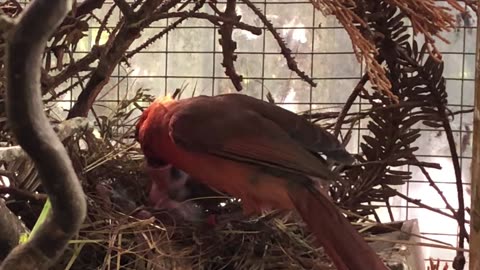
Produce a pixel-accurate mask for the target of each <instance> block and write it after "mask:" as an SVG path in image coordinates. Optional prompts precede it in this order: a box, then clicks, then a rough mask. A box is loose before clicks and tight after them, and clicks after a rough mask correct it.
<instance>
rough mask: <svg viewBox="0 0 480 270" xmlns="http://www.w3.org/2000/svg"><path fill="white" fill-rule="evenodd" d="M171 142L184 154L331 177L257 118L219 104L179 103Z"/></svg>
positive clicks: (311, 157) (216, 101) (273, 125)
mask: <svg viewBox="0 0 480 270" xmlns="http://www.w3.org/2000/svg"><path fill="white" fill-rule="evenodd" d="M169 128H170V137H171V138H172V140H173V141H174V142H175V144H177V145H180V146H182V147H183V148H185V149H186V150H190V151H199V152H204V153H209V154H213V155H217V156H221V157H224V158H229V159H232V160H237V161H241V162H245V163H250V164H257V165H263V166H266V167H267V168H269V169H270V170H269V171H270V172H272V170H271V169H274V170H273V171H275V170H277V171H278V172H279V173H280V172H281V171H282V170H284V171H289V172H296V173H302V174H307V175H312V176H317V177H320V178H323V179H332V178H335V177H336V176H335V174H333V173H332V172H331V171H330V169H329V168H328V167H327V166H326V165H325V163H324V162H322V161H321V159H319V158H317V157H315V156H314V155H313V154H312V153H310V152H309V151H308V150H307V149H306V148H304V147H303V146H302V145H301V144H299V143H298V142H297V141H296V140H294V139H292V138H291V136H290V135H289V134H288V132H286V131H285V130H283V129H282V128H281V127H280V126H279V125H277V124H276V123H275V122H274V121H271V120H270V119H268V118H265V117H264V116H262V115H261V114H259V113H257V112H255V111H252V110H249V109H245V107H244V106H238V105H236V104H231V103H228V102H224V101H222V100H219V99H211V98H207V97H205V98H196V99H191V100H189V101H183V103H181V105H179V106H176V108H175V110H174V111H172V114H171V118H170V122H169Z"/></svg>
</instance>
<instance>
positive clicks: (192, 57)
mask: <svg viewBox="0 0 480 270" xmlns="http://www.w3.org/2000/svg"><path fill="white" fill-rule="evenodd" d="M439 2H446V1H439ZM253 3H254V4H256V5H257V7H259V8H260V10H261V11H262V12H263V13H264V14H265V15H266V17H267V18H268V19H269V20H270V21H271V22H272V23H273V24H274V25H275V26H276V27H277V30H278V32H279V33H280V34H281V36H282V37H283V38H284V40H285V42H286V44H287V45H288V46H289V48H291V49H292V51H293V55H294V56H295V59H296V60H297V62H298V66H299V68H300V69H301V70H304V71H305V72H306V74H307V75H309V76H310V77H311V78H313V80H314V81H315V82H317V83H318V86H317V87H312V86H310V85H309V84H308V83H306V82H305V81H303V80H301V79H300V78H298V76H297V75H296V74H295V73H294V72H292V71H290V70H289V68H288V67H287V61H286V60H285V58H284V57H283V56H282V54H281V52H280V48H279V47H278V44H277V43H276V41H275V40H274V38H273V37H272V35H271V34H270V33H269V32H268V31H263V32H262V34H260V35H255V34H252V33H251V32H248V31H242V30H234V33H233V39H234V40H235V41H237V45H238V48H237V51H236V53H237V54H238V59H237V61H236V68H237V71H238V73H239V74H242V75H243V77H244V82H243V87H244V89H243V91H242V93H244V94H247V95H251V96H254V97H257V98H262V99H265V98H266V95H267V93H271V94H272V96H273V98H274V99H275V101H276V102H277V103H278V104H279V105H280V106H282V107H284V108H286V109H289V110H292V111H294V112H305V111H321V112H328V111H339V110H340V109H341V107H342V105H343V104H344V103H345V101H346V100H347V99H348V97H349V95H350V93H351V91H352V89H354V88H355V86H356V84H357V83H358V81H359V80H360V79H361V78H362V77H363V76H364V73H365V66H364V64H363V63H358V61H357V59H356V57H355V55H354V51H353V48H352V45H351V41H350V38H349V36H348V35H347V33H346V31H345V30H344V28H343V27H342V26H341V25H340V24H339V23H338V22H337V20H336V19H335V17H333V16H330V17H325V16H324V15H323V14H322V13H321V12H319V11H318V10H315V9H314V8H313V7H312V4H311V2H309V1H301V0H298V1H291V0H289V1H281V0H278V1H255V2H253ZM112 5H113V3H111V2H110V3H109V2H106V4H105V5H104V6H103V8H102V9H100V10H96V11H95V12H94V14H96V15H97V16H98V17H103V16H104V15H105V14H106V13H107V12H108V10H109V9H110V7H111V6H112ZM224 6H225V2H223V1H217V7H218V8H219V9H222V10H223V8H224ZM191 7H193V4H188V5H187V6H186V8H187V9H189V8H191ZM201 11H202V12H205V13H207V14H214V11H213V10H212V8H211V7H208V6H206V7H203V8H202V9H201ZM237 13H238V14H239V15H241V16H242V20H243V21H245V22H246V23H249V24H252V25H256V26H258V27H263V24H262V22H261V21H260V20H259V19H258V18H257V17H256V16H254V14H253V13H252V11H251V9H249V8H247V7H246V6H245V4H242V3H238V5H237ZM469 14H471V16H472V17H466V16H464V15H462V14H460V13H458V14H457V22H458V26H457V28H456V29H455V31H452V32H450V33H447V34H445V38H447V39H448V40H449V41H450V44H446V43H443V42H442V41H440V40H439V41H437V46H438V47H439V49H440V51H441V52H442V54H443V59H444V61H445V69H444V77H445V78H446V80H447V92H448V95H449V99H448V100H449V108H450V109H451V110H452V111H471V110H472V108H473V100H474V75H475V46H476V31H477V29H476V20H477V18H476V17H475V15H474V13H473V12H470V13H469ZM119 17H120V11H118V10H116V11H115V12H114V13H113V14H112V17H111V19H110V22H109V24H108V27H109V28H110V29H113V27H115V25H116V22H117V21H118V19H119ZM168 24H169V20H168V19H167V20H164V21H161V22H157V23H154V24H153V25H152V26H151V27H148V28H147V29H146V30H145V31H144V32H143V34H142V37H140V38H139V39H137V40H136V41H135V42H134V44H132V46H131V48H136V47H137V46H138V45H140V44H143V43H144V42H145V41H146V40H147V39H148V38H150V37H151V36H152V35H154V34H156V33H158V32H160V31H162V30H163V29H165V28H166V27H167V25H168ZM99 26H100V24H99V23H94V24H93V27H91V28H90V30H89V32H88V35H87V36H85V37H83V39H82V40H81V42H80V43H78V45H77V48H76V52H75V53H74V56H75V57H74V59H80V57H82V56H84V55H85V54H87V53H88V52H90V50H91V48H92V46H93V45H94V44H95V42H96V41H95V37H96V36H97V33H98V31H99ZM264 30H265V28H264ZM410 32H411V33H412V34H413V31H412V30H411V29H410ZM219 38H220V36H219V34H218V27H216V26H213V25H212V24H211V23H209V22H208V21H206V20H202V19H200V18H199V19H195V18H192V19H189V20H186V21H185V22H184V23H183V24H181V25H180V26H178V27H177V29H175V30H174V31H171V32H169V33H167V34H166V35H165V36H164V37H163V38H162V39H159V40H157V41H156V42H154V43H153V44H151V45H150V46H148V47H147V48H146V49H145V50H143V51H141V52H139V53H138V54H136V55H135V56H133V57H132V58H131V59H130V61H129V64H130V65H129V66H127V65H123V64H122V65H120V66H118V67H117V68H116V70H115V72H114V73H113V76H112V77H111V79H110V81H109V83H108V84H107V85H106V86H105V89H107V90H105V91H103V92H102V94H101V96H100V98H98V99H97V101H96V103H95V105H94V111H95V113H96V114H98V115H108V114H109V113H110V110H111V108H112V107H115V106H117V105H118V103H119V102H120V100H122V98H123V97H124V96H127V95H131V94H132V93H133V92H134V90H135V89H138V88H148V89H151V90H150V91H151V93H152V94H153V95H155V96H161V95H165V94H167V93H172V92H173V91H174V90H175V89H184V92H183V93H182V96H183V97H188V96H197V95H217V94H223V93H234V92H236V90H235V87H234V85H233V84H232V83H231V81H230V79H229V78H228V77H227V76H226V75H225V71H224V68H223V66H222V64H221V63H222V59H223V57H222V48H221V45H220V43H219ZM106 40H107V35H105V36H103V37H102V38H101V39H100V44H101V43H104V42H106ZM79 76H82V73H80V74H79ZM71 83H72V82H68V83H64V84H63V85H61V86H60V89H62V88H63V89H67V88H69V86H70V85H71ZM81 90H82V85H77V86H76V87H75V88H73V90H72V91H67V92H66V93H65V94H64V95H63V96H62V97H61V99H62V100H61V101H58V100H56V101H55V104H56V105H55V106H57V110H55V112H56V113H57V114H58V115H59V118H65V117H66V115H67V113H68V109H70V108H71V106H72V105H73V103H74V102H75V99H76V98H77V97H78V94H79V93H80V91H81ZM59 92H61V90H60V91H59ZM368 108H369V104H368V103H367V102H365V101H364V100H362V99H360V98H357V99H356V101H355V102H354V105H353V107H352V110H351V112H361V111H364V110H366V109H368ZM92 119H93V117H92ZM133 124H134V123H133V122H132V125H133ZM472 124H473V118H472V113H471V112H470V113H468V112H467V113H461V114H460V113H459V114H458V115H456V116H455V118H454V120H453V122H452V129H453V134H454V137H455V141H456V147H457V152H458V153H459V154H460V157H461V168H462V178H463V182H464V192H465V204H466V206H469V205H470V196H469V195H470V178H471V176H470V163H471V151H472V136H471V131H472ZM421 129H422V137H420V138H419V139H418V140H417V141H416V142H415V144H416V146H418V147H419V150H418V152H417V155H418V157H421V158H422V161H427V162H435V163H439V164H441V166H442V169H441V170H436V169H427V170H428V171H429V173H430V175H431V176H432V178H433V179H434V180H435V181H436V183H437V184H438V187H439V188H440V189H441V190H442V192H443V194H444V195H445V197H446V198H447V199H448V200H449V201H450V202H451V203H452V206H453V207H455V208H457V207H458V202H457V199H456V198H457V191H456V187H455V175H454V171H453V167H452V162H451V157H450V152H449V148H448V143H447V141H446V137H445V133H444V132H442V131H439V130H436V129H433V128H428V127H426V126H422V127H421ZM368 133H369V131H368V129H367V128H366V121H365V120H362V121H360V124H359V125H357V126H356V127H355V130H354V131H353V133H352V138H351V139H350V142H349V144H348V148H347V149H348V150H349V151H350V152H352V153H359V152H360V151H361V149H360V141H361V138H362V135H365V134H368ZM404 169H405V170H409V171H411V172H412V174H413V176H412V179H411V180H409V181H408V182H407V183H406V184H405V185H401V186H398V187H396V188H397V190H398V191H399V192H401V193H403V194H405V195H407V196H408V197H411V198H415V199H419V200H421V202H422V203H424V204H427V205H430V206H432V207H435V208H438V209H446V208H445V204H444V203H443V201H442V200H441V198H440V197H439V196H438V194H437V193H436V192H435V191H434V190H433V189H432V188H431V187H430V184H429V182H428V181H427V179H426V178H425V176H424V174H423V173H421V172H420V171H419V169H418V168H415V167H407V166H406V167H405V168H404ZM390 206H391V209H393V212H392V213H389V212H388V211H387V209H382V210H380V211H378V215H379V217H380V219H381V220H382V221H384V222H388V221H390V220H391V218H392V217H393V218H394V219H395V220H408V219H414V218H416V219H418V220H419V226H420V232H421V233H422V234H423V235H425V236H429V237H431V238H434V239H437V240H440V241H443V242H446V243H450V244H452V245H453V246H455V245H456V241H457V233H458V225H457V223H456V221H455V220H453V219H449V218H447V217H444V216H442V215H439V214H437V213H434V212H432V211H429V210H427V209H423V208H420V207H418V206H416V205H415V204H412V203H409V202H407V201H405V200H404V199H402V198H399V197H394V198H392V199H391V200H390ZM467 248H468V246H467ZM423 252H424V256H425V260H427V259H428V258H429V257H433V258H440V259H441V260H445V261H450V260H451V259H452V258H454V257H455V251H454V250H446V249H440V248H432V247H423Z"/></svg>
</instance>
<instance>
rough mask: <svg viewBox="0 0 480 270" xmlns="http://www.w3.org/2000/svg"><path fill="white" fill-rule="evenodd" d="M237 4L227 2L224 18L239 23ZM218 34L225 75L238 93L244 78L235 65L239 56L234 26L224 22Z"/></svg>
mask: <svg viewBox="0 0 480 270" xmlns="http://www.w3.org/2000/svg"><path fill="white" fill-rule="evenodd" d="M236 4H237V0H227V5H226V7H225V12H224V13H223V16H222V17H227V18H230V19H232V20H236V21H239V20H240V16H237V13H236V11H235V7H236ZM218 33H219V34H220V36H221V38H220V39H219V40H218V41H219V43H220V45H221V46H222V54H223V62H222V66H223V67H224V68H225V75H227V76H228V77H229V78H230V80H231V81H232V83H233V85H234V86H235V89H237V91H241V90H242V81H243V76H242V75H238V73H237V71H236V70H235V65H234V62H235V61H236V60H237V55H236V54H235V50H236V49H237V43H236V42H235V41H233V38H232V34H233V24H231V23H228V22H224V23H223V24H222V25H221V26H220V29H218Z"/></svg>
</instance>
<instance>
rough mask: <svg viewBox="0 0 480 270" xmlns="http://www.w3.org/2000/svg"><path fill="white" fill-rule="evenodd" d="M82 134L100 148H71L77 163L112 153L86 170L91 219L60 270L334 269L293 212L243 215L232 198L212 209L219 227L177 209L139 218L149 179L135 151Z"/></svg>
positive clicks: (90, 144)
mask: <svg viewBox="0 0 480 270" xmlns="http://www.w3.org/2000/svg"><path fill="white" fill-rule="evenodd" d="M87 137H88V136H87ZM84 139H85V141H86V144H87V146H88V147H91V148H93V147H92V145H95V149H97V151H98V152H92V151H87V150H80V149H79V148H76V147H71V151H73V153H72V156H73V157H75V158H74V160H75V161H76V162H80V163H83V162H87V161H89V163H92V162H94V161H92V156H93V157H95V158H94V159H98V160H101V159H102V157H105V156H109V157H110V158H109V159H108V160H107V161H105V162H104V163H102V164H101V165H98V166H95V167H94V168H93V169H90V170H88V172H86V173H84V175H83V178H84V183H87V184H86V186H85V187H84V189H85V191H86V194H87V196H88V203H89V212H88V218H87V220H86V222H85V223H84V226H83V227H82V229H81V231H80V237H79V238H78V239H77V240H74V241H72V243H74V245H71V248H70V250H69V252H67V253H66V255H65V256H64V258H63V262H62V263H60V264H59V266H58V267H59V268H58V269H64V267H65V266H68V265H71V268H70V269H96V268H97V267H100V268H101V269H120V268H121V269H335V268H332V267H331V266H329V265H330V261H329V259H328V258H327V257H326V256H325V255H324V254H323V252H322V250H318V249H315V248H314V247H313V246H312V239H311V238H310V237H309V235H307V234H306V232H305V231H304V230H303V223H302V222H301V220H300V219H299V217H297V216H296V215H295V214H292V212H289V213H285V212H283V213H282V212H277V211H274V212H270V213H266V214H265V215H263V216H261V217H252V218H246V217H244V216H243V215H242V214H241V211H242V210H241V207H240V205H239V204H238V203H237V202H235V201H232V200H228V199H227V200H226V201H227V202H228V201H229V202H230V203H228V205H227V206H225V207H220V206H218V207H219V208H222V209H209V210H210V211H212V210H214V211H216V212H221V213H220V214H219V215H218V216H217V218H218V219H217V220H218V223H217V224H216V225H211V224H209V223H207V222H206V220H205V219H201V220H183V219H181V218H179V216H178V215H176V213H175V211H169V212H167V211H159V212H158V213H156V214H155V216H156V217H157V218H156V219H155V218H154V217H151V218H145V217H144V218H145V219H139V218H137V217H139V216H141V215H142V210H141V208H142V205H143V204H144V203H145V191H146V190H147V189H146V184H147V183H148V180H147V178H146V176H145V175H144V174H143V171H142V162H143V161H142V159H141V156H140V155H139V152H137V151H138V150H137V149H133V148H132V149H130V150H127V149H128V148H130V147H131V145H122V144H117V145H115V147H113V148H112V147H110V146H108V145H102V144H104V143H103V142H102V140H99V139H94V138H92V137H90V138H84ZM102 146H103V147H102ZM112 151H113V152H114V153H121V154H118V155H112ZM87 167H88V166H87ZM198 199H202V198H198ZM203 199H205V198H203ZM79 251H80V252H79Z"/></svg>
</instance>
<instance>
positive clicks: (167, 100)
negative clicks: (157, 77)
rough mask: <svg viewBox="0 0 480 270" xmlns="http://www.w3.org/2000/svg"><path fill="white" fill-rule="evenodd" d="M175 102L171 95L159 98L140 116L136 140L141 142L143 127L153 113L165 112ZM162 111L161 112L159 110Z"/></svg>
mask: <svg viewBox="0 0 480 270" xmlns="http://www.w3.org/2000/svg"><path fill="white" fill-rule="evenodd" d="M174 102H175V100H174V99H173V98H172V96H171V95H166V96H163V97H162V96H159V97H157V98H156V99H155V100H154V101H153V102H152V103H151V104H150V105H149V106H148V107H147V108H146V109H145V110H144V111H143V112H142V115H140V118H139V119H138V122H137V124H136V126H135V140H136V141H140V138H139V137H140V130H141V129H142V127H143V125H144V124H145V122H146V121H147V119H148V118H149V116H150V114H151V112H153V111H155V114H158V113H159V112H160V111H164V108H165V107H167V106H168V105H170V104H172V103H174ZM159 109H160V110H159Z"/></svg>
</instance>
